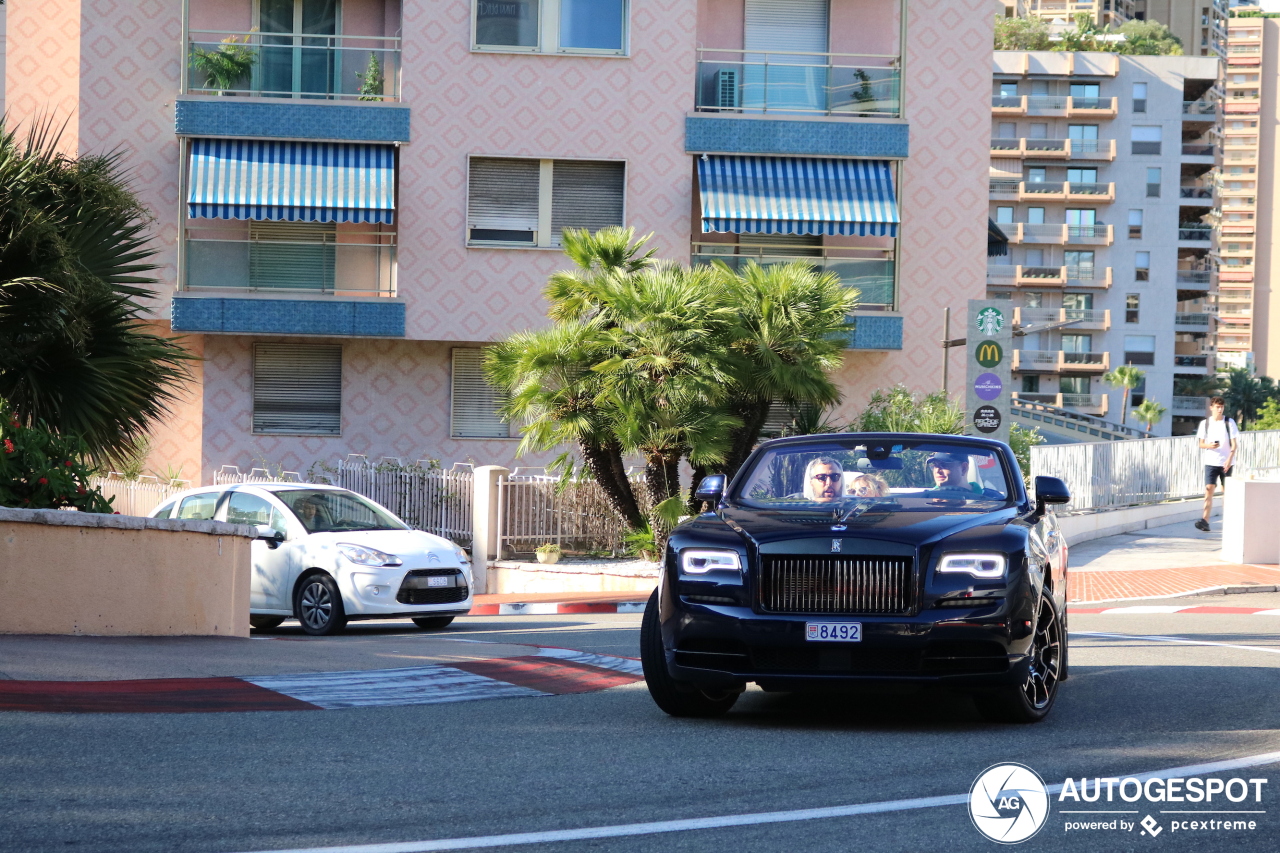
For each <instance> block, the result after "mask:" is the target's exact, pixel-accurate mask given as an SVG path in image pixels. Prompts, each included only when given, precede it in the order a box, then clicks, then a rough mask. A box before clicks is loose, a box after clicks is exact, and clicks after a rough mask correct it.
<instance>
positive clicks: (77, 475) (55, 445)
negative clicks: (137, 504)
mask: <svg viewBox="0 0 1280 853" xmlns="http://www.w3.org/2000/svg"><path fill="white" fill-rule="evenodd" d="M87 453H88V447H87V446H86V445H85V443H84V441H82V440H81V439H79V438H76V437H74V436H65V435H58V434H57V433H55V432H52V431H50V430H49V428H48V427H47V426H46V425H45V423H44V422H43V421H38V422H37V423H35V424H34V425H30V426H25V425H23V424H21V423H20V422H19V421H18V420H17V418H15V417H14V416H13V415H12V414H11V413H10V411H9V407H8V406H7V405H6V404H5V403H4V402H3V401H0V506H8V507H17V508H18V509H62V508H63V507H74V508H75V509H78V510H80V511H81V512H108V513H109V512H113V511H114V510H112V508H111V501H110V500H108V499H107V498H105V497H104V496H103V494H102V492H101V491H100V490H98V489H95V488H91V487H90V486H89V478H90V477H91V476H93V473H94V472H93V469H92V468H90V467H89V466H88V465H86V464H85V462H84V458H85V456H86V454H87Z"/></svg>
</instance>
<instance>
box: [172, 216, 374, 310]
mask: <svg viewBox="0 0 1280 853" xmlns="http://www.w3.org/2000/svg"><path fill="white" fill-rule="evenodd" d="M237 224H238V223H237ZM239 230H240V229H238V228H236V227H235V225H234V224H228V225H227V226H226V227H225V228H220V227H218V226H214V227H206V228H191V229H189V236H188V238H187V240H186V244H185V250H186V252H185V257H184V259H183V268H184V270H185V275H184V278H183V282H182V289H183V290H186V291H214V290H217V291H223V292H224V293H226V294H228V295H230V294H232V293H235V294H245V293H253V292H267V293H290V294H295V295H314V296H347V297H352V296H355V297H359V296H372V297H392V296H395V294H396V247H395V245H394V239H395V238H394V235H391V234H380V233H374V232H351V231H341V232H337V233H336V234H335V233H333V232H331V233H330V234H328V235H327V236H323V237H320V238H319V239H312V240H296V241H290V240H252V239H244V238H243V236H242V235H241V234H239V233H237V232H238V231H239ZM339 241H341V242H339Z"/></svg>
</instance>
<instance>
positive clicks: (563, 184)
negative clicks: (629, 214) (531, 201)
mask: <svg viewBox="0 0 1280 853" xmlns="http://www.w3.org/2000/svg"><path fill="white" fill-rule="evenodd" d="M625 184H626V170H625V167H624V165H623V164H622V163H598V162H589V161H582V160H557V161H555V165H554V166H553V167H552V176H551V241H552V243H553V244H554V245H559V244H560V233H561V231H563V230H564V229H565V228H586V229H588V230H590V231H593V232H594V231H598V230H600V229H601V228H604V227H606V226H608V225H621V224H622V198H623V190H624V187H625Z"/></svg>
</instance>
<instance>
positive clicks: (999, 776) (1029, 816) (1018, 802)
mask: <svg viewBox="0 0 1280 853" xmlns="http://www.w3.org/2000/svg"><path fill="white" fill-rule="evenodd" d="M1048 817H1049V792H1048V790H1046V789H1045V786H1044V780H1043V779H1041V778H1040V776H1039V774H1037V773H1036V772H1035V771H1034V770H1032V769H1031V768H1030V767H1027V766H1025V765H1022V764H997V765H995V766H994V767H990V768H988V769H986V770H984V771H983V772H982V775H980V776H979V777H978V778H977V779H975V780H973V787H972V788H970V789H969V818H970V819H971V820H972V821H973V825H974V827H976V828H977V830H978V832H981V833H982V834H983V835H985V836H986V837H987V838H990V839H991V840H992V841H998V842H999V843H1001V844H1017V843H1018V842H1021V841H1026V840H1027V839H1028V838H1030V837H1031V836H1033V835H1035V834H1036V833H1037V832H1039V831H1040V828H1041V827H1043V826H1044V824H1045V820H1046V819H1047V818H1048Z"/></svg>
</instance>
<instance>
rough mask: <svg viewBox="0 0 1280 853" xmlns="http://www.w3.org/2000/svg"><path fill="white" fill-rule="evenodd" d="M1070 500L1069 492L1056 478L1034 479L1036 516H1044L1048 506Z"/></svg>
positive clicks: (1065, 485) (1064, 484)
mask: <svg viewBox="0 0 1280 853" xmlns="http://www.w3.org/2000/svg"><path fill="white" fill-rule="evenodd" d="M1070 500H1071V490H1070V489H1068V488H1067V484H1066V483H1064V482H1062V481H1061V480H1059V479H1058V478H1057V477H1036V516H1037V517H1038V516H1042V515H1044V510H1045V507H1046V506H1047V505H1049V504H1065V503H1068V502H1070Z"/></svg>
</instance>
